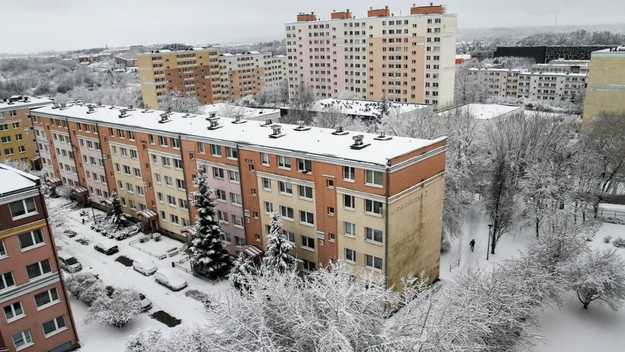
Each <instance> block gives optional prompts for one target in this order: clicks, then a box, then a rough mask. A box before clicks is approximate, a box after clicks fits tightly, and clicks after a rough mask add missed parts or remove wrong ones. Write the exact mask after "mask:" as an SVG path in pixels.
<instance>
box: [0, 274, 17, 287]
mask: <svg viewBox="0 0 625 352" xmlns="http://www.w3.org/2000/svg"><path fill="white" fill-rule="evenodd" d="M11 286H15V280H14V279H13V273H12V272H8V273H4V274H2V275H0V290H4V289H5V288H7V287H11Z"/></svg>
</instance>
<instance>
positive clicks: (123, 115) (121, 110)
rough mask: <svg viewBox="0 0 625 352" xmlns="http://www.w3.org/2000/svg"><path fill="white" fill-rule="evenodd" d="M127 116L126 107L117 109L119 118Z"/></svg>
mask: <svg viewBox="0 0 625 352" xmlns="http://www.w3.org/2000/svg"><path fill="white" fill-rule="evenodd" d="M128 116H130V115H129V114H128V110H126V109H119V118H120V119H123V118H124V117H128Z"/></svg>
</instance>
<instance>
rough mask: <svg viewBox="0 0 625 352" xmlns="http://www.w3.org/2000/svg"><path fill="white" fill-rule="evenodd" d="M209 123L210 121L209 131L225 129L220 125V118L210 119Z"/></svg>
mask: <svg viewBox="0 0 625 352" xmlns="http://www.w3.org/2000/svg"><path fill="white" fill-rule="evenodd" d="M208 121H210V126H208V127H207V129H209V130H211V131H214V130H216V129H218V128H221V127H223V126H222V125H220V124H219V117H212V118H209V119H208Z"/></svg>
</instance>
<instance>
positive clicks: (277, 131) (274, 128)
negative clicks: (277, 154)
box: [269, 125, 284, 138]
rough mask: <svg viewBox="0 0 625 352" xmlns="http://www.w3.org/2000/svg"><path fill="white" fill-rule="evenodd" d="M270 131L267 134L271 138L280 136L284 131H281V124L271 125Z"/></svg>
mask: <svg viewBox="0 0 625 352" xmlns="http://www.w3.org/2000/svg"><path fill="white" fill-rule="evenodd" d="M271 131H272V132H271V134H270V135H269V137H271V138H280V137H282V136H284V133H282V126H280V125H271Z"/></svg>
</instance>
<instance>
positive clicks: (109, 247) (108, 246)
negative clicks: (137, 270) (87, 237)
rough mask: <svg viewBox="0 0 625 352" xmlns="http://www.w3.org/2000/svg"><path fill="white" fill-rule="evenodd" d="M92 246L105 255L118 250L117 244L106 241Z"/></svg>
mask: <svg viewBox="0 0 625 352" xmlns="http://www.w3.org/2000/svg"><path fill="white" fill-rule="evenodd" d="M93 248H95V250H96V251H98V252H100V253H104V254H106V255H113V254H115V253H117V252H119V247H117V245H115V244H112V243H108V242H100V243H98V244H96V245H95V246H93Z"/></svg>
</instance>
